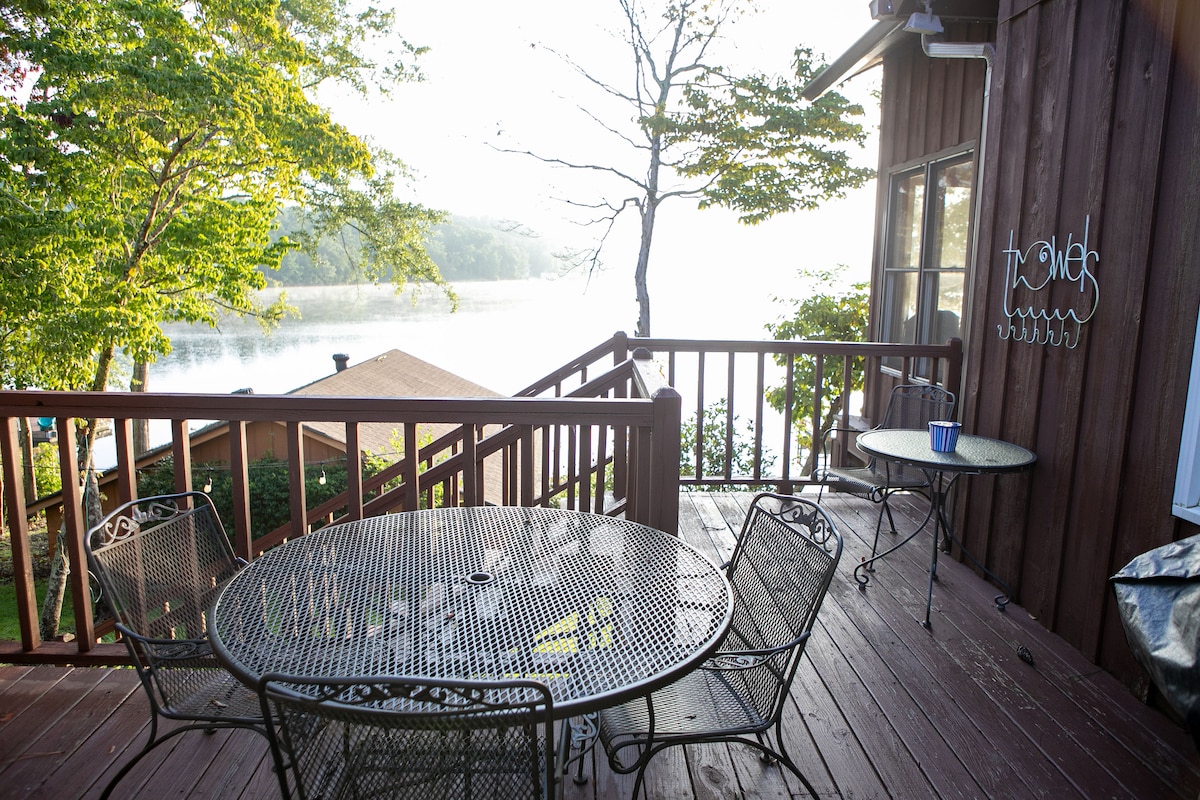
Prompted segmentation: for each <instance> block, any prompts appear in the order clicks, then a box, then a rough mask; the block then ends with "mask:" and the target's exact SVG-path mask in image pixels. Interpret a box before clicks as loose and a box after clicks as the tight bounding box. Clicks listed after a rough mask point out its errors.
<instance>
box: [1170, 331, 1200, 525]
mask: <svg viewBox="0 0 1200 800" xmlns="http://www.w3.org/2000/svg"><path fill="white" fill-rule="evenodd" d="M1171 512H1172V513H1173V514H1174V515H1175V516H1177V517H1179V518H1180V519H1186V520H1187V521H1188V522H1191V523H1194V524H1197V525H1200V321H1197V323H1196V339H1195V342H1194V344H1193V345H1192V375H1191V381H1190V382H1189V384H1188V396H1187V405H1186V406H1185V407H1184V411H1183V436H1182V437H1181V438H1180V442H1179V463H1178V465H1177V466H1176V468H1175V497H1174V500H1173V501H1172V504H1171Z"/></svg>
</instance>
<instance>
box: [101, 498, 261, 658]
mask: <svg viewBox="0 0 1200 800" xmlns="http://www.w3.org/2000/svg"><path fill="white" fill-rule="evenodd" d="M87 544H88V547H87V548H86V549H87V554H88V560H89V562H90V564H91V569H92V572H93V574H94V575H95V576H96V578H97V580H98V581H99V583H100V587H101V590H102V598H103V599H104V601H105V602H106V603H107V605H108V607H109V609H110V610H111V611H112V613H113V615H114V619H116V621H118V622H120V623H121V624H122V625H123V626H125V627H126V628H128V629H130V630H132V631H134V632H136V633H138V634H139V635H141V636H144V637H148V638H160V639H200V638H203V637H204V636H205V635H206V621H205V616H206V614H207V611H208V609H209V608H210V607H211V606H212V603H213V601H214V600H216V597H217V594H218V593H219V592H220V590H221V587H223V586H224V584H225V583H226V581H228V580H229V578H231V577H232V576H233V575H234V573H236V572H237V571H238V569H240V568H241V562H240V561H239V560H238V559H237V558H236V557H235V556H234V553H233V548H232V547H231V546H230V544H229V539H228V537H227V536H226V534H225V530H224V528H223V527H222V526H221V522H220V519H219V518H218V516H217V512H216V509H215V507H214V506H213V504H212V500H211V499H210V498H209V497H208V495H205V494H202V493H200V492H187V493H182V494H177V495H159V496H155V497H148V498H144V499H141V500H135V501H133V502H130V503H126V504H124V505H122V506H120V507H119V508H117V509H116V510H115V511H113V512H112V513H110V514H109V515H108V516H107V517H105V518H104V520H102V521H101V522H100V524H98V525H97V526H96V527H94V528H92V530H90V531H89V532H88V537H87Z"/></svg>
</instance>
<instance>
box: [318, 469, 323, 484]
mask: <svg viewBox="0 0 1200 800" xmlns="http://www.w3.org/2000/svg"><path fill="white" fill-rule="evenodd" d="M317 483H319V484H321V485H322V486H324V485H325V470H321V477H319V478H317Z"/></svg>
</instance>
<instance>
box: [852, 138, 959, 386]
mask: <svg viewBox="0 0 1200 800" xmlns="http://www.w3.org/2000/svg"><path fill="white" fill-rule="evenodd" d="M959 164H969V165H970V166H971V188H970V195H969V196H968V198H967V208H968V218H967V238H966V243H965V247H966V258H965V261H966V263H965V264H964V265H963V267H962V269H961V270H956V269H955V270H946V269H942V268H940V267H939V266H936V265H935V264H934V263H933V260H934V256H935V249H936V243H937V242H938V241H939V237H938V231H937V227H936V225H935V222H936V221H937V220H938V218H939V217H940V215H939V214H938V213H937V208H936V207H935V205H934V203H935V201H936V200H937V197H938V192H937V176H938V174H939V172H941V171H942V170H945V169H947V168H951V167H953V166H956V165H959ZM913 175H920V176H921V177H922V180H923V187H924V188H923V190H922V191H923V195H922V198H921V209H920V213H921V219H920V237H921V238H920V252H919V253H918V254H917V260H916V269H915V270H914V269H911V268H907V267H896V266H894V264H893V260H894V254H895V248H894V244H895V242H896V230H895V229H894V227H895V224H896V221H897V215H898V207H897V203H896V197H897V185H898V182H899V181H901V180H905V179H907V178H908V177H910V176H913ZM887 177H888V182H887V199H886V204H885V208H884V215H883V222H882V224H883V231H882V234H883V235H882V236H881V237H880V254H879V282H878V286H879V302H878V317H877V323H878V324H877V326H876V331H877V333H876V340H877V341H881V342H896V341H900V338H899V337H897V336H894V335H893V331H894V330H896V329H898V328H899V327H900V326H899V325H897V324H896V320H895V319H894V316H893V315H894V314H895V313H896V306H895V304H894V303H893V301H892V298H893V296H894V291H895V287H896V286H897V285H898V284H899V283H900V282H901V281H902V280H903V278H901V277H900V276H903V275H914V274H915V277H916V286H915V288H914V293H915V295H916V301H915V302H916V307H915V309H914V315H913V319H914V320H915V325H914V330H913V341H912V342H908V343H909V344H912V343H921V342H923V340H929V341H925V342H924V343H931V344H942V343H943V342H933V341H932V340H930V336H931V335H932V332H933V331H931V330H930V329H931V328H933V330H936V328H935V327H934V326H935V325H936V322H935V321H934V320H935V318H936V315H935V314H933V312H932V311H931V309H930V308H929V306H930V304H931V302H933V298H932V296H931V292H933V293H934V294H936V292H934V287H935V286H936V285H937V283H940V277H939V278H938V280H937V282H935V281H934V280H932V276H941V275H943V274H960V275H962V285H963V289H962V295H963V296H962V309H961V311H960V313H959V330H960V338H965V334H966V331H967V326H968V320H967V317H968V313H969V309H970V293H971V281H972V276H973V275H974V267H975V264H974V261H975V258H974V256H975V249H974V243H975V236H976V229H975V228H976V219H975V211H976V208H975V206H976V199H977V198H976V193H977V191H978V189H979V164H978V151H977V148H976V143H975V142H973V141H971V142H965V143H963V144H961V145H958V146H956V147H953V148H950V149H947V150H943V151H940V152H937V153H933V154H931V155H929V156H926V157H924V158H921V159H918V160H914V161H909V162H905V163H903V164H898V165H896V166H894V167H893V168H891V169H890V170H889V171H888V176H887ZM901 313H903V312H901ZM901 324H902V323H901ZM880 370H881V371H882V372H884V373H887V374H891V375H894V376H899V375H900V366H899V364H898V363H896V362H895V359H883V361H882V363H881V365H880ZM912 377H914V378H918V379H920V380H924V381H928V380H929V379H930V378H931V377H932V376H931V375H930V374H929V365H928V364H925V363H923V362H922V363H917V364H914V365H913V375H912Z"/></svg>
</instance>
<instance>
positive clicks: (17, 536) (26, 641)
mask: <svg viewBox="0 0 1200 800" xmlns="http://www.w3.org/2000/svg"><path fill="white" fill-rule="evenodd" d="M2 433H3V437H2V438H0V456H2V457H3V459H4V510H5V511H6V512H7V516H8V540H9V543H10V545H11V547H12V567H13V588H14V590H15V594H16V600H17V622H18V624H19V627H20V628H21V647H22V649H24V650H26V651H30V650H35V649H37V647H38V646H39V645H41V643H42V636H41V632H40V631H39V629H38V624H37V613H36V609H37V596H36V594H35V592H34V583H33V558H32V555H31V553H30V552H29V521H28V520H27V519H26V517H25V491H24V488H23V487H22V480H21V470H20V468H19V467H20V464H21V455H20V452H21V451H20V448H19V446H18V444H17V418H16V417H9V418H7V419H6V420H4V430H3V432H2ZM47 534H49V532H47Z"/></svg>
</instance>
